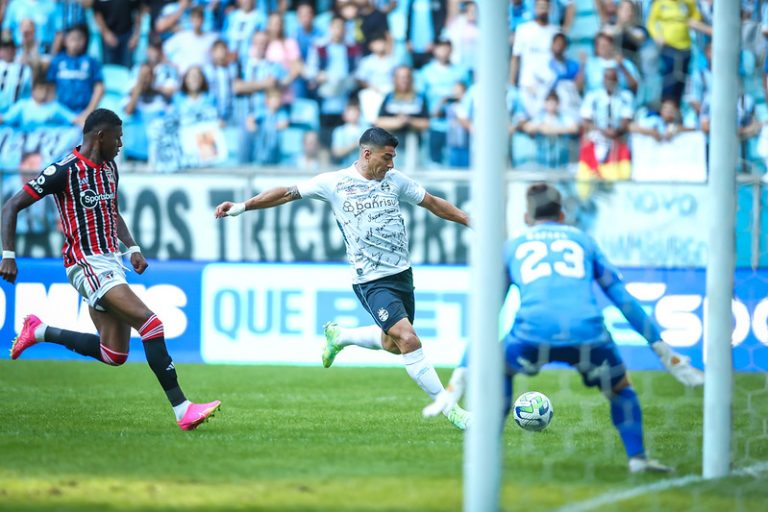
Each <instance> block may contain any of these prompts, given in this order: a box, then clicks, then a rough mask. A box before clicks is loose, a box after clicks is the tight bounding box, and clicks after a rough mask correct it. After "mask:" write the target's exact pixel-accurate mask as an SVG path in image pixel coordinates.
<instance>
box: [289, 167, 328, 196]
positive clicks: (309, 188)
mask: <svg viewBox="0 0 768 512" xmlns="http://www.w3.org/2000/svg"><path fill="white" fill-rule="evenodd" d="M335 174H336V173H335V172H324V173H322V174H318V175H317V176H314V177H313V178H310V179H308V180H307V181H303V182H301V183H299V184H298V185H296V188H298V189H299V194H301V197H302V198H306V199H321V200H323V201H328V200H329V198H330V196H331V191H332V190H333V182H334V181H335V180H334V175H335Z"/></svg>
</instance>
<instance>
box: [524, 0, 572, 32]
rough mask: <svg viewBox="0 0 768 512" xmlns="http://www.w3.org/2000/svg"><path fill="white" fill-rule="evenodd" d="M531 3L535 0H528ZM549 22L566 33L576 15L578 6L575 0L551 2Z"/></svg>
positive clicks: (554, 0) (555, 0)
mask: <svg viewBox="0 0 768 512" xmlns="http://www.w3.org/2000/svg"><path fill="white" fill-rule="evenodd" d="M527 1H528V3H529V5H530V4H533V3H534V2H535V0H527ZM548 12H549V15H548V19H549V24H550V25H554V26H556V27H557V28H558V30H561V31H562V32H564V33H566V34H567V33H568V32H569V31H570V30H571V25H573V19H574V17H575V16H576V6H575V5H574V2H573V0H552V1H550V2H549V9H548Z"/></svg>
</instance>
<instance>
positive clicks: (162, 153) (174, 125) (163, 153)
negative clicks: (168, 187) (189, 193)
mask: <svg viewBox="0 0 768 512" xmlns="http://www.w3.org/2000/svg"><path fill="white" fill-rule="evenodd" d="M146 129H147V142H148V145H149V155H148V156H149V167H150V168H151V169H153V170H154V171H156V172H161V173H163V172H175V171H178V170H180V169H188V168H194V167H212V166H216V165H220V164H223V163H224V162H226V160H227V151H228V149H227V141H226V139H225V137H224V132H223V130H222V129H221V126H219V124H218V122H217V121H214V120H195V121H192V122H183V120H182V119H181V118H179V117H178V116H163V117H159V118H157V119H154V120H152V121H150V122H149V123H148V125H147V127H146Z"/></svg>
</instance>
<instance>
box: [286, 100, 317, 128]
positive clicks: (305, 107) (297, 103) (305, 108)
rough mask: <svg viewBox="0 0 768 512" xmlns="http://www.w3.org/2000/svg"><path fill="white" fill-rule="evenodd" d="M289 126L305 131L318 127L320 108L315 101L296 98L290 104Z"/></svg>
mask: <svg viewBox="0 0 768 512" xmlns="http://www.w3.org/2000/svg"><path fill="white" fill-rule="evenodd" d="M291 125H294V126H298V127H301V128H304V129H307V130H317V129H318V128H319V127H320V107H319V105H318V104H317V102H316V101H315V100H310V99H306V98H296V99H294V100H293V102H292V103H291Z"/></svg>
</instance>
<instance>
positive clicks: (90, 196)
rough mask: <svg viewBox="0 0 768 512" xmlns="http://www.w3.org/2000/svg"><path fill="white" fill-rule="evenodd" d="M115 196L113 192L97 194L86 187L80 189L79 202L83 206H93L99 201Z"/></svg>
mask: <svg viewBox="0 0 768 512" xmlns="http://www.w3.org/2000/svg"><path fill="white" fill-rule="evenodd" d="M114 197H115V194H112V193H109V194H97V193H96V192H95V191H94V190H91V189H89V188H86V189H85V190H81V191H80V204H81V205H83V206H84V207H85V208H95V207H96V205H97V204H99V201H108V200H110V199H112V198H114Z"/></svg>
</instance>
